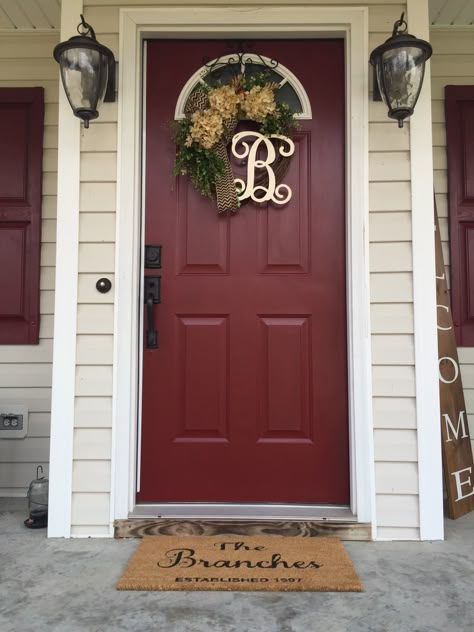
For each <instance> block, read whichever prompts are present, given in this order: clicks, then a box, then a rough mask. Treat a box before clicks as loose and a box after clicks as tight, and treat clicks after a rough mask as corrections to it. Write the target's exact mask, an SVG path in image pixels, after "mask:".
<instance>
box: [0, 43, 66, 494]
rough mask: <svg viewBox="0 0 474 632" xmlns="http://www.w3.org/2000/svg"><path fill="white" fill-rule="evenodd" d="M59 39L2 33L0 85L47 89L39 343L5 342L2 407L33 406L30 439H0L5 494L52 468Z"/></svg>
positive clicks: (0, 485)
mask: <svg viewBox="0 0 474 632" xmlns="http://www.w3.org/2000/svg"><path fill="white" fill-rule="evenodd" d="M58 41H59V34H57V33H43V32H42V33H35V32H34V31H30V32H25V33H20V32H14V31H12V32H9V33H5V32H3V33H2V35H1V37H0V87H3V88H7V87H8V88H13V87H23V88H26V87H40V86H42V87H44V88H45V121H44V123H45V127H44V138H43V204H42V210H41V212H42V223H41V276H40V290H41V295H40V313H41V321H40V343H39V345H18V346H17V345H15V346H14V345H2V346H0V407H3V406H4V405H5V404H22V405H24V406H27V407H28V409H29V427H28V434H27V436H26V437H25V439H0V496H23V495H25V493H26V489H27V487H28V484H29V482H30V481H31V480H32V479H33V478H35V475H36V466H37V465H42V466H43V467H44V470H45V473H46V474H47V472H48V461H49V434H50V411H51V362H52V352H53V340H52V337H53V310H54V273H55V267H54V266H55V255H56V244H55V234H56V184H57V175H56V173H57V155H58V152H57V139H58V127H57V125H58V67H57V64H56V62H55V61H54V60H53V58H52V50H53V48H54V46H55V45H56V44H57V43H58Z"/></svg>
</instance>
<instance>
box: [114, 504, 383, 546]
mask: <svg viewBox="0 0 474 632" xmlns="http://www.w3.org/2000/svg"><path fill="white" fill-rule="evenodd" d="M114 528H115V537H116V538H142V537H143V536H144V535H155V536H159V535H165V536H166V535H179V536H187V535H214V536H217V535H239V536H252V535H263V534H272V535H280V536H289V537H317V536H337V537H339V538H341V540H362V541H367V540H371V539H372V528H371V524H370V523H366V522H357V518H356V516H354V514H353V513H352V512H351V510H350V508H349V507H341V506H328V505H321V506H319V505H271V504H266V505H254V504H194V503H183V504H174V503H173V504H165V505H163V504H159V505H157V504H146V505H137V506H136V507H135V509H134V510H133V512H132V513H131V514H130V517H129V518H128V519H126V520H116V521H115V522H114Z"/></svg>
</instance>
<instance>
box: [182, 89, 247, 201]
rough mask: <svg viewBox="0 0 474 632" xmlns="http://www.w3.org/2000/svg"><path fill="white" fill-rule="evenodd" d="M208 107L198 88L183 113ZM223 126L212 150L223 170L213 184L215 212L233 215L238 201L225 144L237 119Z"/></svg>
mask: <svg viewBox="0 0 474 632" xmlns="http://www.w3.org/2000/svg"><path fill="white" fill-rule="evenodd" d="M208 107H209V99H208V97H207V93H206V91H205V90H203V89H202V88H198V89H197V90H195V91H194V92H193V93H192V95H191V96H190V97H189V99H188V101H187V103H186V106H185V108H184V113H185V114H186V116H191V114H193V113H194V112H197V111H202V110H206V109H207V108H208ZM223 124H224V133H223V135H222V136H221V139H220V140H219V142H218V143H217V144H216V145H215V146H214V148H213V149H214V151H215V152H216V154H217V155H218V156H219V157H220V158H221V159H222V162H223V163H224V170H223V172H222V174H221V175H220V176H219V177H218V178H217V179H216V182H215V183H214V184H215V189H216V200H217V210H218V212H219V213H226V212H227V211H231V212H232V213H235V212H236V211H237V209H238V208H239V200H238V198H237V191H236V189H235V184H234V174H233V173H232V167H231V166H230V161H229V156H228V154H227V144H228V143H230V141H231V140H232V137H233V135H234V132H235V128H236V127H237V119H236V118H231V119H226V120H225V121H223Z"/></svg>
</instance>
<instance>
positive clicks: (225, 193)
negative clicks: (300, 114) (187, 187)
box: [174, 73, 296, 212]
mask: <svg viewBox="0 0 474 632" xmlns="http://www.w3.org/2000/svg"><path fill="white" fill-rule="evenodd" d="M278 88H279V85H278V84H277V83H274V82H271V81H270V80H269V77H268V73H259V74H256V75H252V76H250V77H247V76H245V75H242V74H241V75H237V76H236V77H234V78H233V79H232V80H231V81H230V82H229V84H227V85H221V84H218V85H217V86H214V87H211V86H207V85H202V86H200V87H198V88H197V89H196V90H194V92H193V93H192V94H191V96H190V97H189V99H188V101H187V103H186V107H185V118H183V119H181V120H179V121H176V122H175V124H174V131H175V140H176V143H177V145H178V150H177V152H176V163H175V174H176V175H188V176H189V177H190V178H191V181H192V183H193V185H194V187H195V188H196V189H197V190H198V191H199V192H200V193H201V194H202V195H205V196H208V197H210V198H215V199H216V201H217V207H218V210H219V212H224V211H229V210H230V211H233V212H234V211H236V210H237V209H238V208H239V206H240V201H239V198H238V193H237V190H236V187H235V184H234V176H233V173H232V169H231V166H230V161H229V158H228V155H227V145H228V143H229V142H230V141H231V140H232V137H233V135H234V132H235V129H236V127H237V123H238V122H239V121H240V120H244V119H245V120H250V121H255V122H257V123H259V130H258V131H259V132H260V133H261V134H263V135H264V136H267V137H271V136H272V135H274V134H277V135H280V136H287V135H288V134H289V132H290V131H291V130H292V129H293V128H295V126H296V121H295V112H293V110H292V109H291V108H290V107H289V105H288V104H287V103H277V102H276V100H275V93H276V91H277V90H278ZM288 160H289V159H288V158H286V159H281V160H280V164H279V165H277V167H276V169H275V172H276V174H277V177H282V176H283V175H284V173H285V172H286V168H287V166H288V164H287V163H288ZM264 177H266V176H265V175H264Z"/></svg>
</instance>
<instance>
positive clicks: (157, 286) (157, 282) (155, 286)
mask: <svg viewBox="0 0 474 632" xmlns="http://www.w3.org/2000/svg"><path fill="white" fill-rule="evenodd" d="M150 296H151V297H152V299H153V303H161V277H160V276H146V277H145V291H144V298H145V303H146V302H147V300H148V299H149V298H150Z"/></svg>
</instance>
